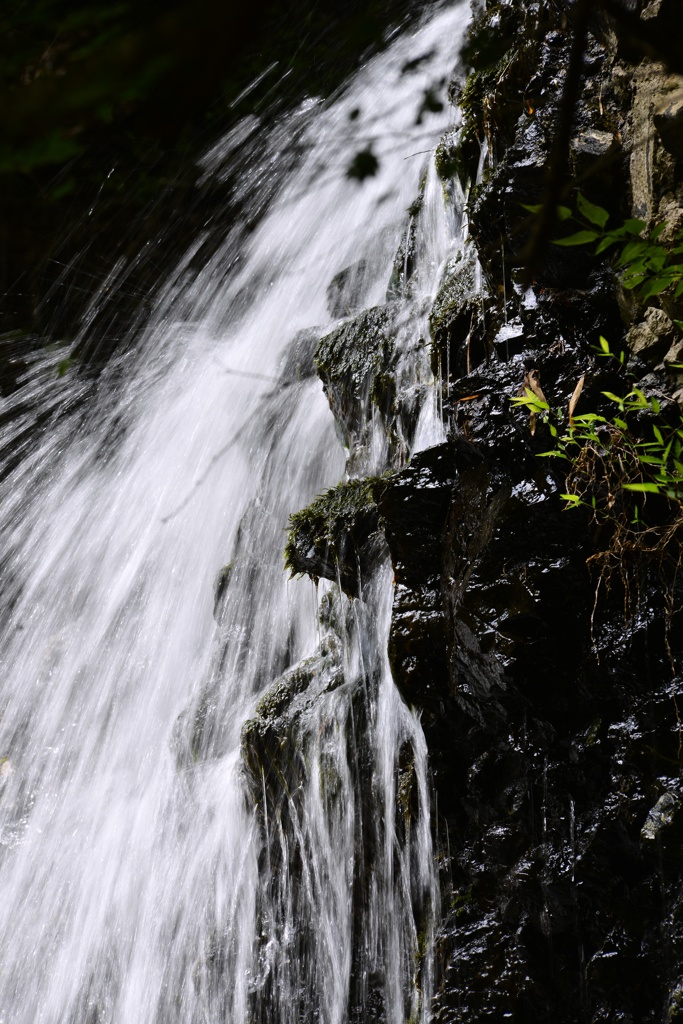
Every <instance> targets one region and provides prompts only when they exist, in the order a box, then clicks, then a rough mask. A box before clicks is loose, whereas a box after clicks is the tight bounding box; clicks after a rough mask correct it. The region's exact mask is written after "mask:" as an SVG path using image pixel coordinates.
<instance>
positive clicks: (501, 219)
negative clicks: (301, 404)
mask: <svg viewBox="0 0 683 1024" xmlns="http://www.w3.org/2000/svg"><path fill="white" fill-rule="evenodd" d="M629 9H630V10H631V11H633V12H635V13H636V14H637V15H639V16H642V17H643V18H644V19H645V20H648V19H654V20H655V21H656V20H657V19H664V21H663V22H662V23H664V22H665V20H666V18H668V17H670V14H671V5H670V4H668V3H659V2H658V0H655V2H654V3H649V4H644V3H640V2H634V3H631V4H630V5H629ZM569 13H570V12H569V8H568V5H567V4H565V3H554V2H544V3H522V2H521V0H500V2H494V0H487V2H486V4H485V5H480V13H479V14H478V15H477V17H476V18H475V22H474V28H473V34H472V41H471V45H470V57H471V60H472V63H473V66H474V70H473V71H472V72H471V74H470V75H469V77H468V78H467V80H466V81H465V82H463V81H460V82H459V83H454V84H453V87H452V88H453V91H454V93H456V94H457V95H458V96H459V97H460V101H461V103H462V106H463V112H464V123H463V127H462V130H461V131H460V132H459V133H458V132H453V131H451V132H449V133H448V134H447V136H445V137H444V140H443V141H442V144H441V146H440V147H439V151H438V153H437V170H438V173H439V175H440V176H441V178H442V179H443V181H444V189H445V194H446V195H449V194H452V190H451V192H450V193H449V191H448V183H449V182H451V184H452V183H453V182H454V181H455V179H458V181H459V183H460V185H461V186H462V187H466V186H467V183H468V182H469V183H470V185H471V187H470V191H469V202H468V214H469V224H470V238H469V241H468V242H467V244H466V247H465V250H464V252H463V253H462V254H460V255H458V257H457V258H455V259H453V260H451V262H450V263H449V264H448V266H447V267H446V268H445V270H444V275H443V278H442V282H441V285H440V287H439V289H438V293H437V295H436V297H435V301H434V303H433V306H432V309H431V314H430V317H429V327H430V333H431V360H432V368H433V370H434V373H435V375H437V376H438V378H439V380H440V382H441V386H442V396H441V397H442V402H443V414H444V421H445V423H446V426H447V440H446V441H444V442H443V443H442V444H439V445H437V446H435V447H432V448H429V449H427V450H425V451H422V452H419V453H418V454H415V455H414V456H413V458H412V459H411V460H410V462H409V463H408V465H405V466H401V465H400V462H398V461H394V472H393V473H391V474H389V475H387V476H385V477H382V478H379V479H373V480H369V479H368V480H366V481H361V482H358V481H356V482H352V489H355V490H354V493H355V492H356V491H357V493H358V494H360V493H361V492H362V493H363V495H364V500H363V502H362V503H360V504H358V503H357V504H356V505H354V507H353V509H351V510H350V511H349V514H348V515H346V516H345V514H343V513H342V514H340V516H339V517H337V518H336V519H335V521H334V523H332V525H331V526H330V523H331V520H330V518H329V517H328V518H327V520H326V522H327V526H326V527H325V529H324V530H323V529H319V528H318V527H316V528H315V529H313V525H315V523H316V522H317V521H318V520H317V518H316V517H317V516H318V514H321V515H322V514H323V510H324V509H323V507H324V506H325V507H327V506H329V507H330V508H331V507H333V506H334V507H336V504H335V503H337V502H338V500H339V499H341V497H342V491H339V493H337V490H338V489H335V490H334V491H331V492H328V495H326V496H323V497H322V498H321V499H319V500H318V504H317V505H314V506H311V508H310V509H308V510H304V512H303V513H299V517H300V518H299V519H298V520H297V519H296V517H294V518H293V520H292V526H293V531H292V533H290V544H292V545H293V547H292V550H291V555H292V559H293V560H295V559H296V558H297V557H298V558H299V559H300V562H299V564H298V568H299V571H308V572H310V573H311V574H312V575H314V576H315V575H326V576H328V578H335V577H336V578H342V579H344V578H347V579H348V580H349V581H350V580H352V577H353V570H354V566H355V568H356V570H357V569H358V567H359V566H362V570H361V577H362V575H363V572H365V573H369V572H371V571H372V568H373V566H374V565H375V564H377V561H378V559H379V558H380V557H381V555H382V544H381V543H380V539H381V541H382V543H386V545H387V546H388V550H389V553H390V556H391V560H392V564H393V568H394V577H395V580H394V597H393V615H392V624H391V632H390V638H389V656H390V661H391V666H392V671H393V675H394V680H395V682H396V685H397V687H398V688H399V690H400V692H401V694H402V695H403V697H404V699H405V700H406V702H407V703H408V704H410V705H412V706H414V707H416V708H417V709H419V710H420V713H421V716H422V723H423V726H424V730H425V734H426V737H427V742H428V747H429V751H430V759H431V765H432V771H433V779H434V787H435V796H436V799H435V808H436V813H435V829H436V834H437V837H438V842H439V844H440V847H439V854H440V862H441V864H442V868H443V870H442V877H441V885H442V894H443V907H442V923H441V927H440V931H439V935H438V943H437V961H438V964H437V967H438V984H437V988H438V991H437V996H436V1000H435V1005H434V1008H433V1010H434V1015H435V1019H436V1020H437V1021H439V1022H443V1024H451V1022H453V1024H455V1022H459V1021H467V1022H468V1024H479V1022H481V1024H483V1022H485V1021H486V1022H493V1021H495V1022H498V1021H507V1020H510V1021H513V1022H519V1024H521V1022H524V1024H532V1022H533V1024H541V1022H543V1024H545V1022H553V1024H576V1022H584V1021H585V1022H591V1024H598V1022H600V1024H602V1022H604V1024H608V1022H609V1024H615V1022H623V1024H627V1022H628V1024H635V1022H652V1024H654V1022H663V1021H679V1020H683V884H682V883H683V877H682V869H683V781H682V780H681V766H682V764H683V685H682V682H681V675H680V671H681V656H682V655H683V650H682V647H683V643H682V641H683V615H682V614H681V611H680V608H681V607H682V606H683V575H682V574H681V573H680V571H679V569H680V566H677V565H676V559H675V558H674V560H673V562H671V561H669V562H667V561H666V560H663V561H662V560H657V559H647V558H646V557H644V556H640V555H638V554H637V553H635V554H634V553H627V554H625V555H624V557H623V558H622V560H621V562H620V563H619V565H618V567H617V568H616V569H615V570H614V571H613V572H612V574H611V576H610V575H609V574H607V575H606V574H605V573H604V572H603V573H602V574H601V566H602V567H603V568H604V566H605V564H606V563H605V562H604V560H603V561H601V560H600V559H601V552H604V551H605V550H606V549H607V548H608V547H609V545H610V543H611V542H612V540H613V533H612V532H611V531H613V530H614V525H613V524H612V525H610V523H603V524H602V525H598V524H596V523H595V522H594V521H593V519H592V517H591V515H590V512H589V510H581V509H579V510H574V511H566V510H565V509H564V507H563V506H564V504H565V503H564V501H563V500H562V499H561V497H560V495H561V493H562V492H563V491H564V490H566V483H565V477H566V471H567V466H566V464H563V463H562V462H561V461H560V460H558V459H548V458H539V455H540V454H541V453H543V452H545V451H546V450H547V449H549V448H551V447H553V443H554V442H553V439H552V437H551V435H550V432H549V429H548V426H547V425H546V424H543V423H542V422H538V423H535V422H534V421H533V420H532V418H531V417H530V414H529V411H528V410H526V409H524V408H522V409H516V408H515V407H514V405H513V404H512V403H511V399H512V398H513V397H515V396H516V395H519V394H520V393H521V392H522V391H523V386H524V382H525V380H527V381H528V380H529V379H530V375H531V374H532V372H533V379H534V381H535V382H536V383H537V384H538V385H539V386H540V387H541V388H542V389H543V393H544V394H545V396H546V398H547V400H548V403H549V405H550V407H551V409H553V410H555V409H558V408H560V409H561V410H564V411H565V412H564V415H565V416H566V409H567V406H568V403H569V400H570V397H571V395H572V393H573V392H574V389H575V387H576V385H577V382H578V381H579V379H580V378H581V377H583V378H584V385H583V392H582V395H581V400H580V402H581V405H580V408H579V411H584V412H588V411H595V412H597V413H602V414H605V415H611V414H612V413H613V411H614V410H613V408H612V409H610V408H609V402H608V400H607V399H606V398H605V395H604V392H606V391H614V392H618V393H621V394H624V393H625V392H626V391H628V390H629V389H630V388H631V387H633V386H634V385H636V386H639V387H642V388H643V389H644V390H645V391H646V393H648V394H654V393H656V394H657V395H658V396H659V397H660V399H661V401H662V417H663V419H664V420H665V421H666V422H669V423H671V424H675V423H676V422H678V418H679V415H680V405H681V396H682V395H683V389H682V388H681V384H682V383H683V380H682V379H681V377H680V375H679V371H678V370H677V369H676V367H675V366H672V364H673V363H676V362H678V361H682V359H681V355H680V353H681V350H682V349H681V334H680V324H676V322H675V321H676V319H680V318H681V316H682V315H683V314H682V313H681V311H680V309H679V308H678V307H677V306H676V301H675V300H673V299H672V298H671V297H670V296H668V295H665V296H662V297H661V298H660V299H659V300H657V299H652V300H650V301H649V302H648V303H646V304H645V305H643V304H640V303H639V302H638V301H636V300H635V299H634V298H633V295H632V294H627V293H626V292H625V291H624V290H623V289H622V288H621V286H620V285H619V283H618V280H617V276H616V273H615V270H614V268H613V267H612V266H611V265H610V263H609V262H608V260H607V259H606V258H605V257H604V256H603V257H595V256H594V255H593V254H592V249H586V248H584V249H561V248H559V247H553V246H551V247H550V248H549V249H548V251H547V253H546V254H545V260H544V264H543V267H542V268H541V270H540V271H539V272H538V274H537V275H536V277H535V279H534V280H533V281H532V282H531V285H530V287H528V288H524V287H522V281H523V272H522V270H523V268H522V267H521V255H522V252H523V250H524V245H525V244H526V241H527V238H528V235H529V231H530V229H531V220H530V218H529V217H528V215H527V213H526V211H525V210H524V209H523V207H522V204H523V203H531V204H533V203H537V202H538V201H539V200H540V197H541V191H542V188H543V183H544V176H545V173H546V164H547V160H548V155H549V153H550V151H551V147H552V142H553V138H554V132H555V126H556V122H557V117H558V112H559V108H560V102H561V95H562V88H563V83H564V80H565V76H566V71H567V62H568V57H569V52H570V48H571V42H572V23H571V18H570V17H568V14H569ZM629 52H630V51H629V50H628V47H627V46H626V45H625V43H624V41H623V40H622V39H621V38H620V35H619V32H618V31H617V30H616V29H615V26H614V25H613V24H612V23H611V22H610V20H609V18H607V17H606V16H604V15H602V14H601V13H600V11H599V10H598V9H597V6H596V10H595V11H594V12H592V20H591V22H590V25H589V32H588V37H587V46H586V52H585V55H584V63H583V78H582V86H581V90H580V96H579V100H578V104H577V106H576V109H575V111H574V121H573V125H572V131H571V133H570V136H571V137H570V144H569V148H568V153H567V168H566V182H567V185H568V189H567V191H566V193H565V200H564V201H566V202H567V203H568V204H572V203H575V198H572V197H573V196H574V197H575V194H576V193H575V191H574V192H572V181H573V180H575V179H579V180H580V188H581V191H582V192H583V193H584V195H586V197H587V198H588V199H589V200H590V201H591V202H593V203H597V204H599V205H601V206H603V207H605V208H606V209H608V210H609V212H610V216H611V218H612V219H611V221H610V224H617V223H619V222H620V221H621V220H623V219H624V218H625V217H629V216H639V217H644V218H646V219H648V221H649V222H650V223H655V222H656V221H657V220H667V222H668V223H669V227H668V228H667V231H668V232H669V237H670V238H671V237H673V232H674V231H675V230H677V229H678V227H680V225H681V223H683V213H681V207H682V205H683V170H682V168H681V165H680V162H679V161H680V153H681V152H683V134H682V133H683V127H682V125H683V121H682V119H681V116H680V81H678V80H673V81H672V80H671V78H670V76H669V75H668V73H667V72H666V71H665V70H664V69H663V67H662V66H659V65H656V64H654V63H652V62H651V61H642V62H641V63H640V64H638V65H637V66H636V65H634V64H632V63H628V59H630V58H629V56H628V54H629ZM482 147H485V148H486V152H487V153H488V155H486V156H485V159H483V161H482ZM481 166H483V174H482V176H481V177H480V178H479V180H478V181H476V179H477V168H478V167H481ZM475 181H476V184H472V183H473V182H475ZM417 216H419V203H418V204H417V205H416V207H415V209H414V210H412V211H411V213H410V220H409V221H408V223H407V226H406V234H405V238H404V241H403V243H402V248H401V250H400V252H399V253H398V254H397V259H396V264H395V267H394V273H393V276H392V283H391V285H390V292H389V294H390V297H391V298H396V297H400V296H405V295H406V294H407V287H408V283H409V282H408V278H409V274H410V272H411V264H410V259H411V253H412V250H411V238H412V235H411V231H414V218H415V217H417ZM558 233H562V229H561V228H560V227H558ZM662 237H663V238H665V239H666V237H667V233H666V232H665V234H664V235H663V236H662ZM480 275H481V277H480ZM482 278H483V286H482V287H481V288H479V287H478V281H479V280H480V279H482ZM352 279H353V274H352V273H351V274H350V277H349V280H352ZM346 287H347V284H346V279H345V278H344V279H341V280H340V281H338V282H336V283H335V284H334V287H332V292H331V295H337V294H341V293H342V291H343V290H344V289H345V288H346ZM335 289H336V290H335ZM646 307H647V308H646ZM390 309H391V307H382V308H381V309H374V310H369V311H366V313H358V312H357V310H356V309H355V306H353V303H349V304H348V309H347V311H348V313H350V314H351V313H352V314H353V315H354V319H352V320H349V321H348V322H347V323H346V324H345V325H344V326H343V327H341V328H340V329H339V330H338V331H337V332H335V333H334V334H333V335H330V336H328V338H327V339H323V341H322V342H321V343H320V346H319V347H318V350H317V353H316V361H317V364H318V369H319V373H320V375H321V377H322V379H323V382H324V385H325V388H326V391H327V394H328V398H329V400H330V405H331V407H332V410H333V412H334V413H335V416H336V417H337V420H338V423H339V425H340V429H341V432H342V434H343V437H344V440H345V443H346V444H347V445H348V447H349V450H350V465H351V467H353V464H354V463H353V458H354V451H357V450H358V448H359V446H361V447H362V445H363V443H364V442H365V437H366V430H367V423H368V418H369V416H370V415H371V413H372V408H373V403H374V404H375V412H378V413H379V415H380V417H381V418H382V419H383V421H384V423H385V425H386V424H389V423H390V422H391V418H392V417H400V416H401V414H402V410H401V407H400V399H399V398H398V397H397V395H398V391H397V389H396V388H393V387H392V381H391V373H392V369H393V362H392V359H393V356H392V350H391V328H390ZM600 336H604V337H605V338H606V339H608V342H609V345H610V347H611V349H612V351H614V352H619V351H621V350H622V349H623V351H624V353H625V358H624V360H623V361H622V362H619V361H618V360H616V359H613V358H606V357H604V356H602V357H601V356H599V355H597V354H596V346H597V345H598V341H599V338H600ZM397 466H398V467H399V468H396V467H397ZM345 486H346V487H348V486H349V485H345ZM326 503H327V504H326ZM664 514H666V513H664ZM323 518H325V516H324V515H323ZM312 524H313V525H312ZM309 527H310V529H309ZM307 530H308V532H307ZM297 531H298V533H297ZM316 531H317V532H316ZM323 536H324V537H325V541H324V544H322V543H321V542H320V538H322V537H323ZM316 537H317V538H318V542H316V540H315V538H316ZM352 537H355V540H354V541H353V544H350V542H349V538H352ZM323 548H324V550H323ZM345 552H346V553H347V554H345ZM349 552H350V553H351V557H350V558H349V557H348V553H349ZM306 558H310V559H312V560H313V561H314V562H315V567H313V562H311V565H306V564H305V559H306ZM292 564H293V563H292ZM345 574H346V576H345ZM355 578H357V576H356V577H355ZM345 589H347V593H349V594H354V593H355V594H356V595H359V594H362V591H361V588H360V585H359V586H358V587H357V588H356V589H353V584H352V583H349V584H348V585H347V586H346V588H345ZM299 700H300V698H299V697H296V699H295V701H294V705H296V704H297V701H299ZM285 719H286V715H285V718H284V719H283V721H285ZM285 731H286V729H285ZM271 746H272V744H271Z"/></svg>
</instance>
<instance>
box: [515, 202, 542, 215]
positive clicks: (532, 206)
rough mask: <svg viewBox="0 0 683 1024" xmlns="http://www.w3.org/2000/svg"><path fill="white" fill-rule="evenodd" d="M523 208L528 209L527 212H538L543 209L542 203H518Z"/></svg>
mask: <svg viewBox="0 0 683 1024" xmlns="http://www.w3.org/2000/svg"><path fill="white" fill-rule="evenodd" d="M519 205H520V206H521V207H522V209H523V210H528V211H529V213H540V212H541V210H542V209H543V203H520V204H519Z"/></svg>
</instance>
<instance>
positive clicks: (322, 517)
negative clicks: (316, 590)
mask: <svg viewBox="0 0 683 1024" xmlns="http://www.w3.org/2000/svg"><path fill="white" fill-rule="evenodd" d="M379 482H380V478H377V477H368V478H366V479H364V480H349V481H348V482H346V483H341V484H338V485H337V486H336V487H332V488H331V489H330V490H329V491H325V493H324V494H321V495H319V497H317V498H316V499H315V501H314V502H313V503H312V504H311V505H309V506H308V508H304V509H302V510H301V511H300V512H295V513H294V514H293V515H291V516H290V517H289V534H288V539H287V546H286V548H285V566H286V568H287V569H289V571H290V573H291V574H292V576H296V575H303V574H307V575H309V576H310V577H311V578H312V579H314V580H318V579H320V578H321V577H322V578H324V579H328V580H332V581H333V582H335V583H336V582H337V581H339V582H340V584H341V587H342V589H343V590H344V592H345V593H346V594H348V595H349V596H352V597H357V596H359V595H360V581H359V576H360V579H361V580H362V579H363V578H364V577H365V576H366V575H367V574H368V573H369V572H371V571H372V568H373V567H374V565H375V564H376V561H377V558H378V555H379V553H380V551H381V550H382V547H383V538H382V536H381V534H380V533H379V526H378V520H377V504H376V501H375V488H376V487H377V485H378V483H379Z"/></svg>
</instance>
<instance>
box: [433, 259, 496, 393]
mask: <svg viewBox="0 0 683 1024" xmlns="http://www.w3.org/2000/svg"><path fill="white" fill-rule="evenodd" d="M429 329H430V333H431V336H432V371H433V372H434V374H435V375H439V374H440V375H441V376H442V377H444V378H445V377H446V376H448V375H450V376H454V375H455V376H457V377H462V376H464V375H465V374H466V373H468V372H469V371H470V369H471V368H472V366H473V365H476V364H477V363H478V362H480V361H481V357H482V355H483V353H482V352H481V351H480V346H481V340H482V338H483V316H482V309H481V299H480V296H479V295H478V294H477V292H476V258H475V256H474V254H473V253H472V252H470V251H469V250H468V249H463V250H461V251H460V252H458V253H457V254H456V255H455V256H453V257H452V258H451V259H450V260H449V261H448V263H447V265H446V269H445V271H444V275H443V277H442V279H441V284H440V285H439V290H438V291H437V293H436V298H435V299H434V303H433V305H432V308H431V312H430V314H429ZM468 338H469V352H468V351H467V341H468ZM473 343H474V344H473Z"/></svg>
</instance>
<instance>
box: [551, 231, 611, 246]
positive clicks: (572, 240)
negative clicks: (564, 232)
mask: <svg viewBox="0 0 683 1024" xmlns="http://www.w3.org/2000/svg"><path fill="white" fill-rule="evenodd" d="M599 237H600V236H599V235H598V233H597V231H577V232H576V233H575V234H573V235H568V236H567V237H566V238H556V239H555V241H554V242H553V245H586V244H587V243H588V242H594V241H595V239H596V238H599Z"/></svg>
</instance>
